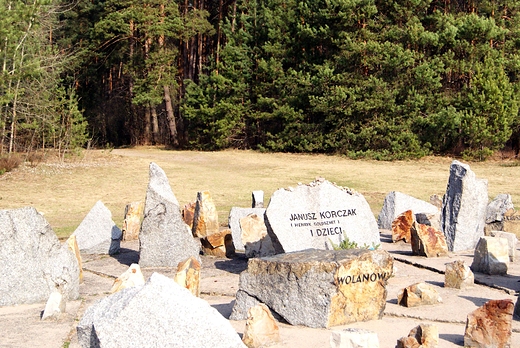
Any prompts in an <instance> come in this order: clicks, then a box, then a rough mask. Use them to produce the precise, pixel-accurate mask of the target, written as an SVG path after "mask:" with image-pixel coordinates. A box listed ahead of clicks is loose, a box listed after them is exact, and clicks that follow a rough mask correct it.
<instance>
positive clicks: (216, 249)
mask: <svg viewBox="0 0 520 348" xmlns="http://www.w3.org/2000/svg"><path fill="white" fill-rule="evenodd" d="M200 242H201V244H202V253H203V254H204V255H211V256H217V257H233V255H235V245H234V244H233V237H232V236H231V230H230V229H226V230H222V231H220V232H218V233H213V234H211V235H209V236H206V237H204V238H201V239H200Z"/></svg>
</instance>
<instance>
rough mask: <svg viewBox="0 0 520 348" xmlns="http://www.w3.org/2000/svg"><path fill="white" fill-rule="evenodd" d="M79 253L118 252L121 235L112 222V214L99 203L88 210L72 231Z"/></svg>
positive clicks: (110, 253)
mask: <svg viewBox="0 0 520 348" xmlns="http://www.w3.org/2000/svg"><path fill="white" fill-rule="evenodd" d="M73 235H75V236H76V241H77V242H78V247H79V251H81V252H82V253H84V254H109V255H114V254H116V253H118V252H119V247H120V244H121V237H122V236H123V233H122V232H121V230H120V229H119V227H117V226H116V224H115V223H114V221H113V220H112V213H111V212H110V210H108V208H107V207H106V206H105V205H104V204H103V202H101V201H97V202H96V204H95V205H94V206H93V207H92V209H90V211H89V212H88V214H87V216H85V218H84V219H83V221H81V223H80V224H79V226H78V228H76V230H75V231H74V233H73Z"/></svg>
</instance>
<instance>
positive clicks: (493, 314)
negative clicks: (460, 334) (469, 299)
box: [464, 300, 514, 348]
mask: <svg viewBox="0 0 520 348" xmlns="http://www.w3.org/2000/svg"><path fill="white" fill-rule="evenodd" d="M513 307H514V305H513V301H511V300H491V301H488V302H486V303H485V304H484V305H483V306H482V307H480V308H477V309H476V310H474V311H473V312H471V313H470V314H468V319H467V321H466V329H465V332H464V347H494V348H509V347H510V346H511V331H512V327H511V325H512V319H513Z"/></svg>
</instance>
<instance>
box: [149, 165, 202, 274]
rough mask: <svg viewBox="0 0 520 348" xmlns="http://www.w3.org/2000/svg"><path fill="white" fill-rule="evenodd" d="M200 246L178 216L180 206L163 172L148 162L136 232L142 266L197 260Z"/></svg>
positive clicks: (171, 265)
mask: <svg viewBox="0 0 520 348" xmlns="http://www.w3.org/2000/svg"><path fill="white" fill-rule="evenodd" d="M199 252H200V243H199V242H198V241H197V240H195V239H194V238H193V236H192V234H191V231H190V228H189V227H188V225H186V223H185V222H184V220H183V219H182V216H181V211H180V208H179V203H178V201H177V198H175V195H174V194H173V191H172V189H171V187H170V183H169V182H168V178H167V177H166V174H165V173H164V171H163V170H162V169H161V168H160V167H159V166H158V165H157V164H155V163H153V162H152V163H150V182H149V184H148V190H147V192H146V201H145V207H144V219H143V223H142V224H141V232H140V233H139V265H140V266H141V267H177V265H178V264H179V262H181V261H184V260H186V259H187V258H189V257H190V256H194V257H195V258H196V259H199Z"/></svg>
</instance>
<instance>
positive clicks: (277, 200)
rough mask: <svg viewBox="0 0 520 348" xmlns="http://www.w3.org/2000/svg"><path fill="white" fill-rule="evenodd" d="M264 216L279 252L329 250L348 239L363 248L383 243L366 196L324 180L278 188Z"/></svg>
mask: <svg viewBox="0 0 520 348" xmlns="http://www.w3.org/2000/svg"><path fill="white" fill-rule="evenodd" d="M265 216H266V226H267V232H268V233H269V236H270V237H271V241H272V243H273V247H274V250H275V252H276V253H282V252H291V251H299V250H305V249H310V248H313V249H327V250H330V249H333V244H340V243H341V242H342V241H343V240H345V239H346V238H348V239H349V241H350V242H354V243H357V245H358V246H360V247H362V246H365V245H366V246H369V247H370V246H374V245H379V244H380V239H379V229H378V228H377V223H376V220H375V218H374V214H373V213H372V210H371V209H370V206H369V205H368V203H367V201H366V200H365V198H364V197H363V195H361V194H360V193H358V192H355V191H353V190H350V189H347V188H343V187H339V186H336V185H335V184H333V183H331V182H329V181H327V180H324V179H319V180H316V181H313V182H311V183H310V184H308V185H298V186H297V187H296V188H288V189H279V190H277V191H276V192H274V193H273V195H272V196H271V200H270V201H269V206H268V207H267V210H266V212H265Z"/></svg>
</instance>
